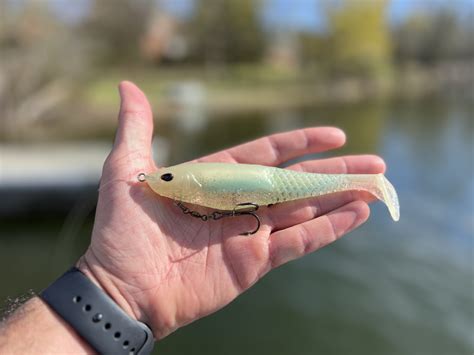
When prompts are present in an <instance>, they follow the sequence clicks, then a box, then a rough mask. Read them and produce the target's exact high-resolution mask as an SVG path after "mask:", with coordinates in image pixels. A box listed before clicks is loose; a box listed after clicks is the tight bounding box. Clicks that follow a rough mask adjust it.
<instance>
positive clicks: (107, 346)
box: [40, 268, 154, 355]
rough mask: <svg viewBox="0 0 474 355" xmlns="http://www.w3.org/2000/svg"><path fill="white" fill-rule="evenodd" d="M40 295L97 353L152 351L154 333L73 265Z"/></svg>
mask: <svg viewBox="0 0 474 355" xmlns="http://www.w3.org/2000/svg"><path fill="white" fill-rule="evenodd" d="M40 297H41V298H42V299H43V300H44V301H45V302H46V303H47V304H48V305H49V306H50V307H51V308H52V309H53V310H54V311H55V312H56V313H57V314H58V315H59V316H60V317H61V318H63V319H64V320H65V321H66V322H67V323H69V324H70V325H71V326H72V328H74V329H75V330H76V332H77V333H78V334H79V335H80V336H81V337H82V338H83V339H84V340H85V341H86V342H87V343H88V344H89V345H90V346H91V347H92V348H94V349H95V350H96V351H97V352H98V353H100V354H140V355H142V354H150V353H151V351H152V350H153V344H154V340H153V334H152V332H151V330H150V328H148V326H147V325H145V324H144V323H141V322H138V321H136V320H134V319H132V318H130V317H129V316H128V315H127V314H126V313H125V312H124V311H123V310H122V309H121V308H120V307H119V306H118V305H117V304H116V303H115V302H114V301H113V300H112V299H111V298H110V297H109V296H108V295H107V294H106V293H105V292H103V291H102V290H101V289H100V288H98V287H97V286H96V285H95V284H94V283H93V282H92V281H90V280H89V278H88V277H87V276H86V275H84V274H83V273H82V272H81V271H79V270H78V269H77V268H72V269H70V270H69V271H67V272H66V273H65V274H64V275H62V276H61V277H60V278H59V279H57V280H56V281H55V282H53V283H52V284H51V285H50V286H49V287H48V288H47V289H45V290H44V291H43V292H41V294H40Z"/></svg>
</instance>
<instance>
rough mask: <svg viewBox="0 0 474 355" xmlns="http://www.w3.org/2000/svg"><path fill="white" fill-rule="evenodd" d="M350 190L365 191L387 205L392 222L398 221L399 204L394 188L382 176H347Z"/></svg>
mask: <svg viewBox="0 0 474 355" xmlns="http://www.w3.org/2000/svg"><path fill="white" fill-rule="evenodd" d="M347 179H348V185H349V188H350V189H353V190H362V191H367V192H369V193H371V194H372V195H374V196H375V197H377V198H378V199H379V200H381V201H382V202H384V203H385V205H387V208H388V210H389V212H390V215H391V216H392V218H393V220H394V221H398V220H399V219H400V204H399V202H398V196H397V192H396V191H395V188H394V187H393V185H392V184H391V183H390V181H388V180H387V178H386V177H385V176H384V175H383V174H374V175H347Z"/></svg>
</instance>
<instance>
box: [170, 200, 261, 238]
mask: <svg viewBox="0 0 474 355" xmlns="http://www.w3.org/2000/svg"><path fill="white" fill-rule="evenodd" d="M176 206H178V207H179V208H180V209H181V211H182V212H183V213H184V214H189V215H190V216H192V217H195V218H199V219H200V220H202V221H204V222H206V221H209V220H215V221H217V220H218V219H221V218H224V217H235V216H246V215H247V216H252V217H253V218H255V219H256V220H257V228H255V229H254V230H252V231H249V232H245V233H240V235H252V234H255V233H257V232H258V230H259V229H260V225H261V223H260V217H258V215H257V214H256V213H255V211H257V210H258V208H259V207H260V206H259V205H257V204H255V203H251V202H246V203H239V204H238V205H236V206H235V207H234V209H233V210H232V211H214V212H212V213H210V214H202V213H199V212H198V211H193V210H191V209H190V208H188V207H186V206H185V205H184V204H183V203H182V202H181V201H178V202H177V203H176ZM239 207H243V208H241V209H240V210H239ZM245 207H247V208H245ZM248 207H250V209H249V208H248Z"/></svg>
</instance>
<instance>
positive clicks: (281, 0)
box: [0, 0, 474, 31]
mask: <svg viewBox="0 0 474 355" xmlns="http://www.w3.org/2000/svg"><path fill="white" fill-rule="evenodd" d="M0 1H2V0H0ZM9 1H10V2H11V3H18V4H20V3H24V2H25V1H31V0H9ZM40 1H42V0H40ZM43 1H49V2H50V3H51V4H52V8H53V10H54V11H55V12H56V13H57V14H58V16H60V17H61V18H63V19H64V20H66V21H72V22H74V21H77V20H79V19H80V18H81V17H82V16H84V15H85V14H86V13H87V9H88V8H89V6H90V3H91V0H74V1H71V0H43ZM110 1H112V0H110ZM156 1H157V2H158V3H160V4H161V5H162V6H163V7H164V8H165V9H167V10H168V11H169V12H171V13H173V14H176V15H178V16H186V15H188V14H189V13H190V12H191V11H192V7H193V2H194V0H156ZM353 1H376V0H353ZM319 2H320V0H265V1H264V4H265V5H264V7H263V11H262V19H263V23H264V24H265V26H267V27H268V28H272V29H275V28H276V29H282V30H287V29H290V30H308V31H317V30H321V29H322V28H324V16H323V14H322V12H321V8H320V6H319V5H318V3H319ZM209 3H210V4H212V0H209ZM437 7H447V8H451V9H453V10H454V11H456V12H458V13H460V14H462V15H464V16H470V17H471V18H472V17H473V15H474V0H390V1H389V8H388V14H387V16H388V19H389V21H390V23H397V22H399V21H401V20H403V19H404V18H406V16H408V15H409V14H411V13H413V12H423V11H427V10H429V9H433V8H437ZM473 21H474V19H473Z"/></svg>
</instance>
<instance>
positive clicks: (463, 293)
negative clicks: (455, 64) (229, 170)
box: [0, 99, 474, 355]
mask: <svg viewBox="0 0 474 355" xmlns="http://www.w3.org/2000/svg"><path fill="white" fill-rule="evenodd" d="M193 122H194V124H192V125H190V124H189V121H187V120H186V119H185V118H182V119H176V120H174V121H173V122H171V123H167V124H161V125H158V127H156V133H159V134H160V135H161V136H163V137H164V138H165V139H166V140H167V141H168V142H169V152H170V153H169V156H168V160H169V162H170V163H176V162H180V161H183V160H186V159H190V158H194V157H197V156H200V155H202V154H205V153H208V152H212V151H215V150H218V149H221V148H224V147H227V146H231V145H233V144H235V143H240V142H242V141H246V140H248V139H251V138H254V137H257V136H260V135H264V134H268V133H271V132H276V131H282V130H287V129H292V128H298V127H306V126H313V125H327V124H329V125H335V126H339V127H341V128H343V129H345V130H346V133H347V136H348V144H347V146H346V147H345V148H344V149H343V150H341V151H340V152H334V153H330V154H326V155H324V156H327V155H335V154H342V153H350V154H356V153H376V154H379V155H381V156H382V157H383V158H384V159H385V160H386V162H387V165H388V172H387V176H388V177H389V179H390V180H391V181H392V182H393V184H394V185H395V187H396V188H397V190H398V193H399V197H400V204H401V219H400V222H398V223H393V222H392V221H391V219H390V217H389V215H388V213H387V211H386V209H385V207H384V206H382V205H381V204H380V203H377V204H374V205H373V206H372V215H371V218H370V219H369V221H368V222H367V223H366V224H365V225H364V226H362V227H361V228H359V229H358V230H357V231H355V232H353V233H351V234H350V235H349V236H347V237H345V238H343V239H341V240H339V241H338V242H336V243H335V244H333V245H331V246H329V247H327V248H324V249H322V250H320V251H318V252H316V253H315V254H313V255H309V256H307V257H305V258H303V259H302V260H299V261H296V262H292V263H289V264H287V265H285V266H283V267H281V268H279V269H277V270H275V271H273V272H272V273H270V274H269V275H268V276H267V277H265V278H264V279H263V280H262V281H261V282H260V283H259V284H258V285H256V286H255V287H253V288H252V289H251V290H249V291H248V292H246V293H245V294H244V295H243V296H241V297H240V298H239V299H237V300H236V301H235V302H233V303H232V304H231V305H230V306H228V307H226V308H225V309H223V310H221V311H219V312H217V313H216V314H214V315H212V316H209V317H207V318H205V319H202V320H200V321H198V322H195V323H193V324H191V325H189V326H187V327H185V328H183V329H180V330H178V331H177V332H176V333H174V334H172V335H171V336H169V337H168V338H166V339H164V340H163V341H162V342H160V343H158V344H157V345H156V354H229V355H233V354H236V355H237V354H430V355H434V354H440V355H441V354H443V355H444V354H449V355H457V354H459V355H461V354H466V355H467V354H472V353H473V351H474V300H473V295H474V283H473V282H474V281H473V280H474V278H473V276H474V272H473V252H474V246H473V234H474V233H473V232H474V216H473V214H474V180H473V149H474V145H473V137H474V128H473V105H472V103H471V102H458V101H455V100H452V99H450V100H430V101H414V102H403V103H402V102H381V103H370V104H369V103H364V104H358V105H339V106H337V107H334V106H321V107H313V108H304V109H288V110H286V111H280V112H272V113H255V114H246V115H237V116H231V117H226V118H222V117H221V118H213V117H207V116H206V115H205V114H203V115H201V116H200V117H197V118H196V119H195V120H194V121H193ZM319 156H322V155H319ZM78 199H79V200H78V201H79V202H78V203H77V204H76V206H75V207H74V208H73V210H72V211H71V212H70V213H69V214H68V215H67V216H66V217H64V216H58V217H54V216H51V217H48V218H46V217H45V215H44V214H42V215H38V216H36V217H35V216H28V217H23V218H14V219H8V220H6V221H3V222H2V228H1V230H0V279H1V280H2V288H1V289H0V298H2V299H5V298H6V297H7V296H11V297H16V296H18V295H21V294H22V293H25V292H27V290H28V289H30V288H31V289H34V290H36V291H39V290H41V289H42V288H43V287H44V286H46V285H47V284H48V282H50V281H51V280H52V279H53V278H54V277H55V276H57V275H59V274H60V273H61V272H62V270H65V269H66V267H67V266H68V265H70V264H71V263H72V262H73V260H75V258H76V257H77V256H78V255H79V254H80V253H81V251H82V250H83V249H84V247H85V246H86V244H87V241H88V238H89V235H90V230H91V224H92V220H91V217H90V215H91V210H92V208H93V205H94V194H93V193H92V197H91V193H90V192H89V193H83V194H80V195H79V197H78Z"/></svg>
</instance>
